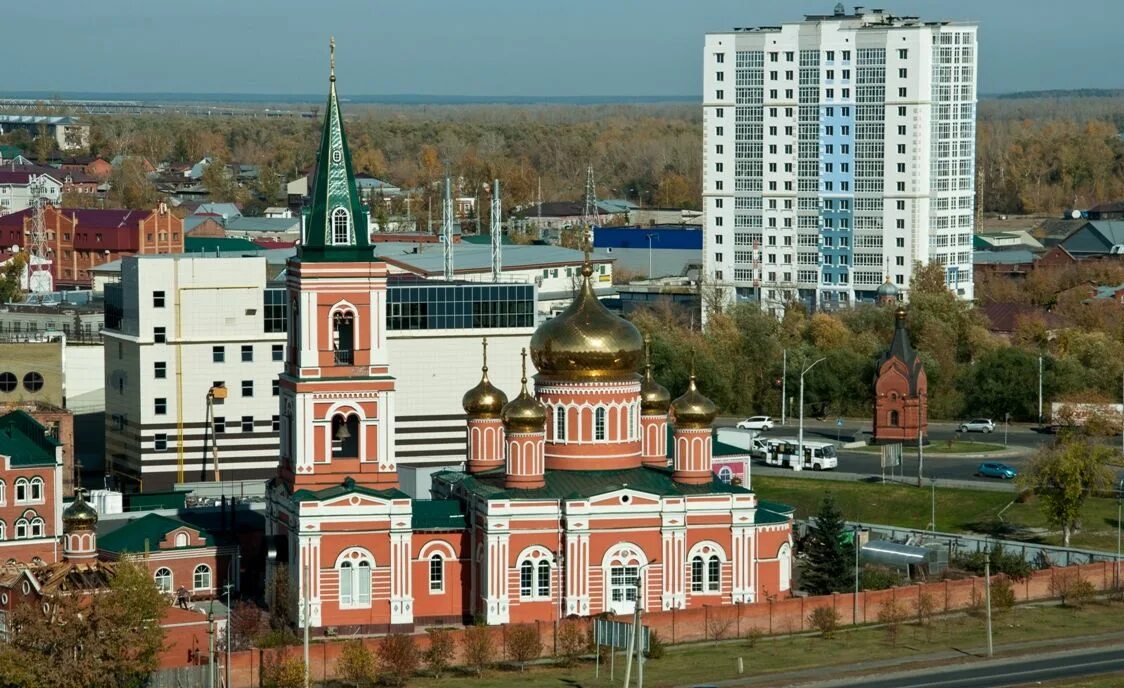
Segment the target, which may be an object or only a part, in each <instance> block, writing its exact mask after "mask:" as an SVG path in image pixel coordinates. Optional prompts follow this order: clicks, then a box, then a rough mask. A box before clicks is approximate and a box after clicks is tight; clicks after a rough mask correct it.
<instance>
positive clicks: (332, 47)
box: [328, 36, 336, 81]
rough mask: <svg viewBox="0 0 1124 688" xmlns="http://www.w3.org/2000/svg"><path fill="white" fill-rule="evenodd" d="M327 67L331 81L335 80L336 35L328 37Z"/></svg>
mask: <svg viewBox="0 0 1124 688" xmlns="http://www.w3.org/2000/svg"><path fill="white" fill-rule="evenodd" d="M328 67H329V69H330V74H331V76H330V78H331V80H332V81H335V80H336V37H335V36H329V37H328Z"/></svg>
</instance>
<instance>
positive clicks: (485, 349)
mask: <svg viewBox="0 0 1124 688" xmlns="http://www.w3.org/2000/svg"><path fill="white" fill-rule="evenodd" d="M481 344H482V345H483V346H484V367H483V368H482V370H483V371H484V372H485V373H486V372H488V338H487V337H484V338H483V339H482V341H481Z"/></svg>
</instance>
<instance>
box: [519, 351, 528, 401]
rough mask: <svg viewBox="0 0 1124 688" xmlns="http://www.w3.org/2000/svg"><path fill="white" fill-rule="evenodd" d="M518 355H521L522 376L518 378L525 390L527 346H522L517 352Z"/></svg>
mask: <svg viewBox="0 0 1124 688" xmlns="http://www.w3.org/2000/svg"><path fill="white" fill-rule="evenodd" d="M519 355H520V356H522V357H523V377H522V379H520V382H522V383H523V388H524V391H525V390H526V387H527V347H523V349H522V351H520V352H519Z"/></svg>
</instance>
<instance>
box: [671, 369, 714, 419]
mask: <svg viewBox="0 0 1124 688" xmlns="http://www.w3.org/2000/svg"><path fill="white" fill-rule="evenodd" d="M671 411H672V413H673V414H674V415H675V427H677V428H709V427H710V424H711V423H713V422H714V419H715V418H716V417H717V416H718V407H717V406H715V405H714V402H713V401H711V400H710V399H707V398H706V397H704V396H703V395H702V392H700V391H699V388H698V387H697V386H696V385H695V376H694V375H691V381H690V383H689V384H688V385H687V391H686V392H684V393H683V396H681V397H679V398H678V399H676V400H675V401H674V402H672V404H671Z"/></svg>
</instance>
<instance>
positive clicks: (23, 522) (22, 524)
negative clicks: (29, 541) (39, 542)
mask: <svg viewBox="0 0 1124 688" xmlns="http://www.w3.org/2000/svg"><path fill="white" fill-rule="evenodd" d="M25 538H27V519H26V518H21V519H17V520H16V539H17V540H23V539H25Z"/></svg>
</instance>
